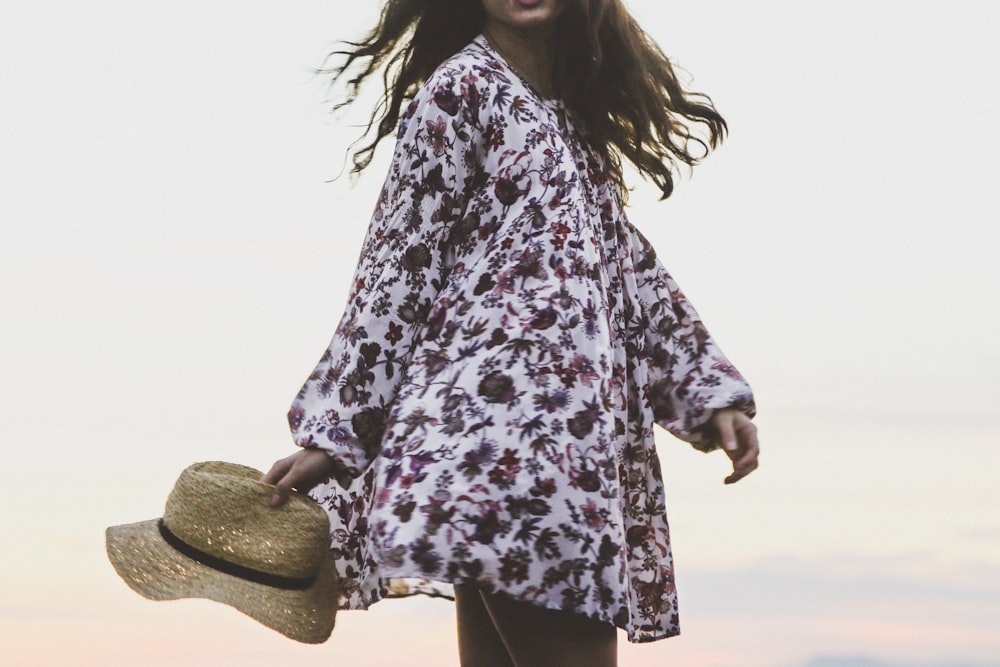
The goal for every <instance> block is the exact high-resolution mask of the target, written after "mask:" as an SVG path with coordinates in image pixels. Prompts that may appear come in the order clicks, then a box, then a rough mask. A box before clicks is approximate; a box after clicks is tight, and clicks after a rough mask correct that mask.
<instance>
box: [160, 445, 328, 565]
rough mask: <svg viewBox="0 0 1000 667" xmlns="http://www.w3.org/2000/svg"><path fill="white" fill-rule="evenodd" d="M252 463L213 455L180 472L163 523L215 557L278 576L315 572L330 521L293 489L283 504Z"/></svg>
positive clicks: (186, 540) (324, 547)
mask: <svg viewBox="0 0 1000 667" xmlns="http://www.w3.org/2000/svg"><path fill="white" fill-rule="evenodd" d="M259 477H260V472H258V471H256V470H254V469H253V468H248V467H246V466H241V465H237V464H234V463H224V462H217V461H210V462H205V463H196V464H194V465H192V466H190V467H188V468H187V469H186V470H184V472H182V473H181V475H180V477H179V478H178V480H177V483H176V484H175V485H174V488H173V491H171V492H170V496H169V497H168V498H167V504H166V508H165V509H164V512H163V525H164V526H165V527H166V528H167V529H168V530H169V531H170V532H171V533H173V534H174V536H176V537H177V538H178V539H179V540H181V541H183V542H185V543H186V544H187V545H189V546H191V547H193V548H194V549H197V550H198V551H202V552H204V553H206V554H208V555H210V556H213V557H215V558H219V559H222V560H224V561H226V562H229V563H233V564H235V565H239V566H242V567H246V568H250V569H253V570H257V571H259V572H264V573H267V574H273V575H276V576H279V577H291V578H307V577H312V576H315V575H316V573H317V572H318V570H319V568H320V566H321V564H322V563H323V559H324V558H325V557H326V555H327V551H328V548H329V535H330V521H329V519H328V518H327V515H326V512H324V511H323V510H322V509H321V508H320V507H319V506H318V505H316V504H315V503H313V502H311V501H309V500H308V499H307V498H305V497H302V496H298V495H295V494H293V495H292V496H291V497H290V498H289V499H288V501H287V502H285V503H284V504H283V505H281V506H279V507H271V505H270V503H269V501H270V498H271V496H272V495H273V494H274V487H273V486H269V485H267V484H262V483H261V482H260V481H258V480H259Z"/></svg>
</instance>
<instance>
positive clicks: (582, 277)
mask: <svg viewBox="0 0 1000 667" xmlns="http://www.w3.org/2000/svg"><path fill="white" fill-rule="evenodd" d="M584 136H585V135H584V133H583V130H582V128H581V127H580V126H579V124H578V123H577V122H576V120H575V119H574V116H573V114H572V112H570V111H569V110H567V109H565V108H564V107H563V106H562V104H561V103H560V102H557V101H551V100H545V99H542V98H541V97H540V96H539V95H538V94H537V92H536V91H535V90H534V89H533V88H532V87H531V86H530V84H528V83H527V82H526V81H525V80H523V79H522V78H520V76H519V75H518V74H517V73H516V72H515V71H514V70H513V69H512V68H511V67H510V66H509V65H508V64H507V63H505V62H504V60H503V59H502V57H501V56H500V55H499V54H498V53H497V52H495V51H494V50H493V49H492V48H491V47H490V45H489V44H488V42H486V40H485V39H484V38H482V37H478V38H476V40H474V41H473V42H472V43H471V44H469V45H468V46H467V47H466V48H464V49H463V50H462V51H460V52H459V53H458V54H456V55H455V56H453V57H452V58H450V59H449V60H448V61H447V62H445V63H444V64H442V65H441V66H440V67H439V68H438V69H437V71H436V72H434V74H433V75H432V76H431V77H430V78H429V80H428V81H427V82H426V84H425V85H424V86H423V87H422V89H421V90H420V91H419V93H418V94H417V96H416V98H415V99H414V100H413V102H412V103H411V104H410V105H409V107H408V109H407V110H406V111H405V112H404V114H403V117H402V120H401V124H400V128H399V132H398V139H397V143H396V149H395V154H394V158H393V161H392V165H391V168H390V171H389V175H388V178H387V180H386V182H385V186H384V188H383V190H382V192H381V195H380V197H379V201H378V205H377V207H376V209H375V212H374V216H373V218H372V221H371V226H370V229H369V231H368V235H367V238H366V240H365V242H364V246H363V248H362V252H361V259H360V263H359V265H358V268H357V272H356V274H355V278H354V283H353V286H352V288H351V290H350V296H349V299H348V305H347V309H346V312H345V313H344V315H343V318H342V320H341V321H340V324H339V326H338V328H337V331H336V333H335V334H334V337H333V340H332V342H331V343H330V346H329V349H328V350H327V351H326V353H325V354H324V355H323V357H322V359H321V360H320V362H319V364H318V365H317V367H316V369H315V370H314V371H313V373H312V374H311V375H310V376H309V379H308V380H307V381H306V383H305V385H304V386H303V387H302V390H301V391H300V392H299V394H298V396H297V398H296V399H295V401H294V404H293V405H292V408H291V410H290V411H289V423H290V425H291V430H292V432H293V435H294V438H295V441H296V443H297V444H298V445H300V446H302V447H316V448H320V449H322V450H324V451H325V452H326V453H327V454H328V455H329V456H330V457H331V459H332V461H333V462H334V463H335V467H336V470H337V472H336V474H335V479H333V480H331V481H330V482H329V483H327V484H325V485H322V486H320V487H317V488H316V489H315V490H314V491H313V496H314V498H315V499H316V500H317V501H318V502H319V503H320V504H321V505H323V506H324V507H325V508H326V509H327V510H328V512H329V513H330V517H331V524H332V526H333V529H332V535H331V537H332V551H333V555H334V558H335V560H336V563H337V567H338V571H339V574H340V576H341V578H342V580H343V589H342V593H341V596H342V597H341V605H342V607H344V608H365V607H367V606H368V605H370V604H372V603H374V602H376V601H378V600H380V599H382V598H384V597H386V596H389V595H397V594H400V595H401V594H411V593H428V594H431V595H442V596H447V595H448V594H449V593H448V591H449V589H450V586H448V584H454V583H463V582H464V583H473V584H475V585H477V586H478V587H479V588H481V589H483V590H486V591H493V592H502V593H504V594H506V595H508V596H511V597H513V598H515V599H518V600H522V601H527V602H530V603H533V604H536V605H539V606H542V607H547V608H552V609H563V610H570V611H573V612H576V613H579V614H584V615H586V616H589V617H592V618H596V619H600V620H602V621H605V622H608V623H612V624H614V625H616V626H618V627H621V628H623V629H625V630H626V631H627V633H628V636H629V639H630V640H631V641H637V642H638V641H651V640H654V639H659V638H662V637H668V636H671V635H674V634H677V632H678V620H677V610H676V594H675V589H674V571H673V566H672V561H671V555H670V538H669V532H668V528H667V522H666V516H665V508H664V493H663V483H662V479H661V476H660V466H659V461H658V458H657V455H656V448H655V446H654V440H653V425H654V423H655V424H659V425H660V426H662V427H663V428H665V429H667V430H669V431H670V432H671V433H673V434H674V435H676V436H678V437H680V438H682V439H684V440H687V441H688V442H690V443H692V444H693V445H694V446H695V447H696V448H698V449H701V450H705V451H708V450H710V449H713V448H715V447H716V446H717V443H716V442H715V441H714V440H713V437H712V435H711V434H710V433H708V432H706V431H705V430H704V429H702V427H703V426H704V425H705V423H706V422H707V421H708V420H709V419H710V418H711V416H712V414H713V411H715V410H717V409H720V408H726V407H736V408H738V409H741V410H744V411H745V412H746V413H747V414H749V415H751V416H752V414H753V411H754V407H753V398H752V395H751V391H750V388H749V387H748V385H747V384H746V382H745V381H744V379H743V378H742V377H741V376H740V374H739V373H738V372H737V371H736V369H734V368H733V366H732V365H731V364H730V363H729V361H728V360H727V359H726V357H725V356H723V354H722V352H721V351H720V350H719V348H718V347H717V346H716V345H715V343H714V342H713V340H712V339H711V338H710V337H709V335H708V332H707V331H706V330H705V328H704V326H703V325H702V323H701V320H700V319H699V317H698V314H697V313H696V312H695V311H694V309H693V308H692V307H691V305H690V303H689V302H688V301H687V299H686V298H685V297H684V295H683V294H682V293H681V292H680V290H679V289H678V287H677V285H676V283H674V281H673V279H672V278H671V277H670V276H669V275H668V274H667V272H666V271H665V270H664V268H663V267H662V266H661V265H660V263H659V261H658V260H657V258H656V255H655V254H654V252H653V249H652V248H651V247H650V245H649V243H648V242H647V241H646V239H645V238H643V236H642V235H641V234H640V233H639V232H638V231H637V230H636V229H635V228H634V227H633V226H632V225H631V224H630V223H629V222H628V220H626V217H625V214H624V211H623V207H622V200H621V196H620V191H619V189H618V187H617V186H616V184H615V181H614V180H613V179H611V178H609V174H608V170H607V168H606V167H605V165H604V164H602V162H601V160H600V158H599V157H598V156H597V155H596V154H595V153H594V152H592V151H591V150H590V149H589V148H588V146H587V144H586V143H585V140H584Z"/></svg>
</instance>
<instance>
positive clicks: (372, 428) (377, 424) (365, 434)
mask: <svg viewBox="0 0 1000 667" xmlns="http://www.w3.org/2000/svg"><path fill="white" fill-rule="evenodd" d="M351 426H352V427H353V428H354V434H355V435H356V436H357V438H358V440H359V441H360V442H361V446H362V447H364V448H365V451H367V452H377V451H378V450H379V449H380V448H381V445H382V433H383V432H384V431H385V412H384V411H383V410H382V408H365V409H364V410H362V411H361V412H358V413H357V414H355V415H354V417H352V418H351Z"/></svg>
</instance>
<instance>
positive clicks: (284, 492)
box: [271, 471, 295, 507]
mask: <svg viewBox="0 0 1000 667" xmlns="http://www.w3.org/2000/svg"><path fill="white" fill-rule="evenodd" d="M294 485H295V475H293V474H292V471H289V472H288V474H287V475H285V476H284V477H282V478H281V479H280V480H278V482H277V483H276V484H275V485H274V495H273V496H271V507H278V506H279V505H282V504H284V502H285V501H286V500H288V496H290V495H291V494H292V489H293V488H294Z"/></svg>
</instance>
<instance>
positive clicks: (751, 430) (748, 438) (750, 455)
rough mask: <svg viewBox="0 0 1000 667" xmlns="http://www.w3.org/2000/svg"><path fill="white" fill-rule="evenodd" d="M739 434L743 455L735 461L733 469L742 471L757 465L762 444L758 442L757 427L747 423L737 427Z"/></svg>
mask: <svg viewBox="0 0 1000 667" xmlns="http://www.w3.org/2000/svg"><path fill="white" fill-rule="evenodd" d="M737 434H738V436H739V440H740V450H741V451H742V454H741V455H740V457H739V458H738V459H736V460H734V461H733V468H734V469H740V468H745V467H746V466H748V465H750V463H751V462H753V463H756V461H757V459H758V457H759V456H760V444H759V443H758V440H757V427H755V426H754V425H753V424H752V423H751V422H749V421H747V422H745V423H743V424H739V425H738V426H737Z"/></svg>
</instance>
